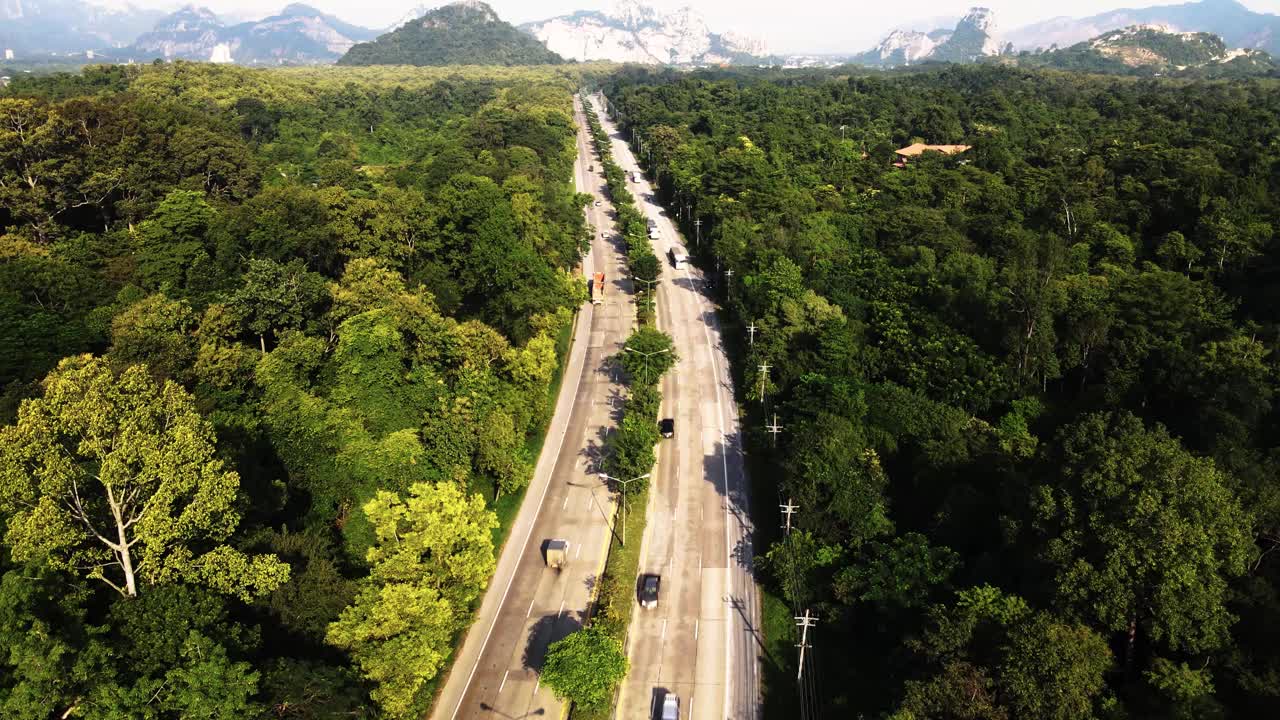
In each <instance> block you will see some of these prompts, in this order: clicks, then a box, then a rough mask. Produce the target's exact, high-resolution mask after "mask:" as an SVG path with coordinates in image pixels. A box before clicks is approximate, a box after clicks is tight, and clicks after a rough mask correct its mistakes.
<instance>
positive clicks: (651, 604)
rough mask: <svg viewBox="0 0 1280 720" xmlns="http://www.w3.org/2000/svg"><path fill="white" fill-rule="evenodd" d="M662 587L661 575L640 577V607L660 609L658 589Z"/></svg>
mask: <svg viewBox="0 0 1280 720" xmlns="http://www.w3.org/2000/svg"><path fill="white" fill-rule="evenodd" d="M661 585H662V576H661V575H641V576H640V607H642V608H656V607H658V588H659V587H660V586H661Z"/></svg>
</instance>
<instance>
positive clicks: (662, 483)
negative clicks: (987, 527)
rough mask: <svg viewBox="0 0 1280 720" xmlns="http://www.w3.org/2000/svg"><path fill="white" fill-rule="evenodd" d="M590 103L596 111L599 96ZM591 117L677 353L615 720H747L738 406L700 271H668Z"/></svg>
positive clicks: (747, 627) (753, 668) (646, 206)
mask: <svg viewBox="0 0 1280 720" xmlns="http://www.w3.org/2000/svg"><path fill="white" fill-rule="evenodd" d="M594 104H595V105H596V107H597V108H603V107H605V105H604V100H603V98H601V97H599V96H597V97H596V99H595V103H594ZM599 115H600V119H601V122H602V124H603V127H604V129H605V131H606V132H607V133H608V134H609V136H610V137H611V138H612V139H613V144H612V152H613V157H614V159H615V161H616V162H618V164H619V165H621V166H622V168H623V170H625V171H628V173H630V172H631V171H637V175H636V178H637V180H638V182H634V183H630V184H629V189H630V190H631V192H632V194H633V195H635V197H636V204H637V206H638V207H639V208H640V209H641V210H642V211H643V212H644V213H645V214H646V215H647V216H648V217H649V219H650V220H651V221H653V222H655V223H656V224H657V228H658V237H657V238H656V239H654V240H653V241H652V242H653V248H654V252H655V253H656V254H657V255H658V256H659V258H660V259H661V260H662V267H663V270H662V276H661V282H660V283H659V284H658V291H657V304H658V305H657V318H658V327H659V328H660V329H661V330H663V331H664V332H666V333H668V334H670V335H671V337H672V338H673V339H674V341H675V349H676V352H677V353H678V355H679V358H680V359H679V363H678V364H677V365H676V367H675V368H674V369H673V371H672V372H670V373H668V374H667V376H666V377H665V378H664V381H663V386H662V392H663V416H664V417H673V418H675V427H676V434H675V437H674V438H671V439H667V440H663V441H662V444H661V445H660V446H659V448H658V464H657V467H656V468H655V470H654V480H653V481H652V485H651V487H652V490H651V491H650V495H649V508H648V526H647V527H646V529H645V535H644V540H643V545H642V546H641V555H640V558H641V559H640V563H641V567H640V571H641V572H642V573H657V574H660V575H661V576H662V593H661V598H660V601H659V603H658V607H656V608H652V609H642V608H640V607H639V606H638V605H637V607H636V608H635V609H634V614H633V618H634V619H633V620H632V623H631V630H630V633H629V637H628V641H627V651H628V656H629V658H630V660H631V672H630V673H629V674H628V676H627V679H626V681H625V682H624V684H623V688H622V695H621V699H620V702H619V705H618V711H617V713H616V717H618V718H622V719H624V720H650V719H651V718H655V717H657V714H656V713H657V708H659V707H661V704H662V700H663V699H664V698H665V696H666V695H667V694H668V693H675V694H676V695H677V696H678V697H679V698H680V709H681V712H680V715H681V717H682V718H699V719H701V718H708V719H711V718H717V719H718V718H726V719H730V720H747V719H754V718H757V717H758V716H759V704H760V688H759V682H758V677H759V672H758V667H759V653H760V651H761V645H760V643H759V636H758V627H759V616H760V613H759V597H758V595H757V592H756V587H755V582H754V579H753V577H752V571H751V563H752V558H753V557H754V550H753V548H752V545H751V534H752V528H751V520H750V512H749V509H748V508H749V505H748V495H747V493H748V483H747V478H746V473H745V471H744V468H743V457H742V449H741V434H740V432H739V428H738V409H737V405H736V403H735V401H734V395H733V382H732V379H731V377H730V373H729V362H728V358H727V357H726V356H725V353H724V348H723V345H722V342H721V337H720V326H719V323H718V320H717V316H716V308H715V304H714V302H713V300H712V297H711V295H710V292H711V291H708V290H707V289H705V287H704V279H703V277H702V274H701V272H699V271H698V270H697V269H696V268H691V267H689V266H688V265H687V264H686V265H685V267H684V268H681V269H679V270H677V269H675V268H674V267H673V266H672V262H671V255H670V253H669V250H671V249H672V248H678V247H682V246H683V244H684V243H683V240H682V239H681V237H680V234H679V232H678V231H677V230H676V227H675V224H674V223H673V222H672V221H671V219H670V218H669V217H667V216H666V214H665V211H664V210H663V209H662V207H661V206H660V205H659V204H658V203H657V200H656V197H655V195H654V191H653V188H652V187H650V185H649V183H648V182H647V181H645V179H644V177H643V176H642V175H639V174H638V170H639V167H638V166H637V165H636V162H635V158H634V157H633V156H632V153H631V150H630V148H629V147H627V144H626V142H625V141H624V140H623V139H622V137H621V135H620V134H619V133H618V131H617V129H616V128H615V127H614V126H613V124H612V123H611V122H609V120H608V118H607V117H605V116H604V114H603V113H599Z"/></svg>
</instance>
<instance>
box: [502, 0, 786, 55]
mask: <svg viewBox="0 0 1280 720" xmlns="http://www.w3.org/2000/svg"><path fill="white" fill-rule="evenodd" d="M521 29H522V30H524V31H525V32H528V33H529V34H531V35H533V36H534V37H536V38H538V39H539V40H541V41H543V42H544V43H546V45H547V47H549V48H551V49H552V50H554V51H555V52H556V53H558V54H560V55H561V56H563V57H568V58H574V59H577V60H582V61H587V60H612V61H614V62H634V63H647V64H663V65H721V64H729V63H741V62H747V63H750V62H759V60H760V59H761V58H763V57H765V55H766V54H767V50H766V49H765V44H764V42H762V41H760V40H757V39H754V38H750V37H747V36H745V35H741V34H737V33H732V32H726V33H716V32H713V31H712V30H711V29H710V28H709V27H708V26H707V23H706V20H705V19H704V18H703V17H702V15H701V14H700V13H698V12H697V11H696V10H694V9H693V8H692V7H690V6H684V7H681V8H679V9H678V10H675V11H672V12H670V13H662V12H659V11H658V10H656V9H654V8H653V7H651V6H648V5H645V4H643V3H640V2H637V1H636V0H618V2H616V3H614V5H613V6H611V7H610V8H609V10H607V11H605V12H596V11H579V12H576V13H574V14H572V15H562V16H560V17H554V18H550V19H548V20H542V21H539V22H532V23H525V24H524V25H522V26H521Z"/></svg>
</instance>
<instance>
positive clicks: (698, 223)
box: [693, 218, 702, 247]
mask: <svg viewBox="0 0 1280 720" xmlns="http://www.w3.org/2000/svg"><path fill="white" fill-rule="evenodd" d="M693 229H694V230H695V231H696V232H697V234H696V235H694V238H693V246H694V247H701V245H702V218H698V219H697V220H694V221H693Z"/></svg>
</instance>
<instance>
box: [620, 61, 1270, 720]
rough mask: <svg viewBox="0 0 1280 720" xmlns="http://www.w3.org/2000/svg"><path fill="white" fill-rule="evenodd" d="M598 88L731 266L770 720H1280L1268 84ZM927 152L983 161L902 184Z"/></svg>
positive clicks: (744, 75)
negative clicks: (904, 154)
mask: <svg viewBox="0 0 1280 720" xmlns="http://www.w3.org/2000/svg"><path fill="white" fill-rule="evenodd" d="M604 91H605V94H606V95H607V96H608V97H609V99H610V107H609V110H610V112H611V113H613V115H614V116H615V117H616V118H617V119H618V120H619V122H620V123H621V126H622V127H623V128H625V133H626V135H627V137H628V139H629V140H631V141H632V142H633V144H634V146H635V147H637V149H638V151H639V152H638V156H639V158H640V159H641V161H642V162H645V163H647V164H648V170H647V171H648V173H649V174H650V176H651V177H653V178H654V179H655V180H656V182H657V183H658V186H659V188H660V194H661V198H662V199H663V201H664V203H666V205H667V206H668V208H669V209H670V210H671V211H672V215H673V216H674V217H676V218H678V219H679V221H680V223H681V225H682V228H683V230H684V232H685V235H686V237H687V238H689V239H690V242H689V246H690V251H691V253H692V254H694V255H695V256H696V257H697V258H698V261H699V262H700V264H701V265H702V267H703V268H704V269H706V271H707V272H709V273H717V272H718V273H719V275H717V277H718V278H719V280H720V282H719V283H718V290H717V292H718V293H719V297H720V300H721V302H722V303H723V306H724V316H725V317H724V321H725V331H726V338H727V340H726V341H727V342H730V343H731V344H732V345H733V347H732V354H733V355H734V357H735V364H736V370H735V372H736V374H737V387H738V392H739V400H740V401H741V402H743V404H744V406H745V411H746V416H745V420H744V427H745V428H746V429H747V435H748V438H747V449H748V452H749V461H750V467H751V472H752V482H753V487H754V488H755V491H754V494H753V499H752V505H753V512H754V513H755V515H756V517H755V523H756V526H757V527H758V528H759V532H760V534H761V535H762V537H761V538H760V539H758V540H757V543H756V547H757V552H758V557H757V558H756V563H757V568H758V570H759V572H760V580H761V582H762V584H763V587H764V589H765V591H766V592H767V594H768V598H767V602H766V604H765V607H766V617H765V618H764V633H765V635H766V637H765V641H766V645H765V648H766V649H765V652H763V653H762V656H763V657H764V660H763V662H764V665H765V671H766V675H767V678H768V682H767V686H766V697H765V702H766V716H767V717H799V718H806V719H807V718H841V719H845V718H858V717H863V718H891V719H892V720H909V719H915V720H922V719H924V718H930V719H938V720H942V719H948V720H949V719H961V718H964V719H986V720H1005V719H1008V720H1014V719H1019V720H1026V719H1031V720H1036V719H1040V718H1044V719H1046V720H1048V719H1054V720H1064V719H1068V718H1095V717H1096V718H1115V719H1120V718H1135V719H1137V718H1151V719H1155V718H1261V717H1276V716H1280V697H1278V696H1280V635H1278V634H1277V633H1278V632H1280V561H1278V560H1277V555H1276V554H1275V553H1273V552H1272V551H1273V550H1274V549H1275V548H1276V546H1277V544H1280V481H1278V480H1277V470H1278V469H1280V468H1278V465H1280V454H1278V452H1277V444H1278V442H1280V435H1278V434H1277V430H1278V428H1277V420H1278V419H1280V418H1278V417H1277V412H1276V391H1277V358H1276V352H1275V351H1276V348H1277V343H1280V302H1278V301H1280V297H1277V288H1280V285H1277V284H1276V280H1277V277H1278V275H1280V245H1277V243H1276V242H1275V241H1274V238H1275V228H1276V227H1277V223H1278V222H1280V205H1278V204H1277V200H1276V198H1277V197H1280V147H1277V145H1276V143H1275V140H1274V138H1275V137H1276V135H1277V133H1278V132H1280V88H1278V87H1277V86H1276V85H1275V84H1274V83H1271V82H1268V81H1236V82H1204V81H1201V82H1188V81H1180V80H1138V79H1133V78H1118V77H1103V76H1091V75H1084V74H1068V73H1060V72H1046V71H1032V70H1026V69H1016V68H1003V67H959V66H951V67H935V68H929V69H924V70H916V71H910V72H903V73H889V74H883V73H882V74H872V73H856V74H853V75H850V74H847V73H846V72H843V71H840V70H837V71H834V72H804V73H778V72H776V71H763V72H761V71H722V70H712V71H702V72H695V73H678V72H671V71H660V70H647V69H640V68H627V69H624V70H622V71H620V72H619V73H617V74H616V75H614V76H612V77H611V78H609V79H608V80H607V81H606V83H605V87H604ZM915 142H924V143H929V144H964V145H969V146H971V148H970V149H969V150H967V151H965V152H960V153H957V154H953V155H944V154H942V153H925V154H923V155H919V156H916V157H911V158H909V159H908V161H907V162H905V163H898V164H899V165H902V166H901V167H899V166H895V162H894V159H895V156H894V151H895V150H896V149H898V148H901V147H903V146H906V145H909V144H912V143H915ZM695 222H696V223H697V225H695ZM730 273H732V274H730ZM748 326H750V327H751V331H750V334H749V333H748ZM766 426H772V427H773V428H774V429H775V430H778V432H775V433H770V432H768V431H767V427H766ZM779 428H780V430H779ZM783 504H794V506H796V510H797V511H796V513H795V515H794V517H793V521H792V529H791V530H790V531H789V532H786V531H784V530H782V529H781V526H782V525H783V522H784V521H783V517H782V515H781V514H780V513H779V512H778V510H777V506H779V505H783ZM806 610H808V611H810V612H811V613H812V614H813V615H814V616H816V617H818V618H819V622H818V623H817V624H816V625H815V627H814V629H813V630H811V631H809V634H808V636H807V638H808V642H809V643H810V644H811V645H812V648H811V650H810V652H809V654H808V655H807V656H806V661H805V666H804V668H803V671H804V672H803V674H802V676H801V680H800V681H799V682H797V680H796V673H797V669H798V668H797V663H798V657H797V655H798V653H797V650H796V647H795V646H796V644H797V643H798V642H799V636H798V633H797V629H796V624H795V622H794V621H793V620H792V618H793V616H796V615H800V614H802V613H803V612H804V611H806Z"/></svg>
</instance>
